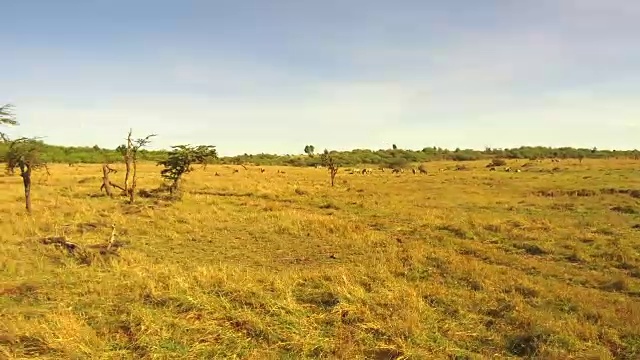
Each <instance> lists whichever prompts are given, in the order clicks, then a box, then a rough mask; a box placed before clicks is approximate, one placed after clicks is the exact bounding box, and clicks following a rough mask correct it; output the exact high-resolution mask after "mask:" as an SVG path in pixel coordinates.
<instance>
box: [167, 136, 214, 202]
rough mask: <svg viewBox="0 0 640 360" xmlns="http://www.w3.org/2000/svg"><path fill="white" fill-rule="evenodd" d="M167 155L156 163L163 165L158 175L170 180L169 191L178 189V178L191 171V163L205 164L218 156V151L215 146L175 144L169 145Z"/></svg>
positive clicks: (172, 191)
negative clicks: (169, 149)
mask: <svg viewBox="0 0 640 360" xmlns="http://www.w3.org/2000/svg"><path fill="white" fill-rule="evenodd" d="M171 149H172V150H171V151H170V152H169V154H168V157H167V159H166V160H164V161H160V162H158V165H162V166H164V169H162V171H161V172H160V175H161V176H162V177H163V178H164V179H165V180H168V181H170V182H171V183H170V185H169V192H170V193H171V194H172V195H173V194H174V192H176V191H179V190H180V180H181V179H182V175H184V174H187V173H189V172H191V171H193V168H192V167H191V165H192V164H202V165H203V166H206V165H207V163H209V162H210V161H212V160H214V159H217V158H218V152H217V151H216V149H215V146H212V145H198V146H196V147H193V146H191V145H175V146H172V147H171Z"/></svg>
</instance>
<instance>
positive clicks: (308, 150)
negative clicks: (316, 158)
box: [304, 145, 316, 157]
mask: <svg viewBox="0 0 640 360" xmlns="http://www.w3.org/2000/svg"><path fill="white" fill-rule="evenodd" d="M315 151H316V148H315V146H313V145H306V146H305V147H304V153H305V154H307V155H309V157H313V153H315Z"/></svg>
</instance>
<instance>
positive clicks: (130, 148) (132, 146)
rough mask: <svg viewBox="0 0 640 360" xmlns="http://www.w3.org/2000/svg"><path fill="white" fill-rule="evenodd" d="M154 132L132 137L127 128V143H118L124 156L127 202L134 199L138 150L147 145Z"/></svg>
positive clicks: (130, 131)
mask: <svg viewBox="0 0 640 360" xmlns="http://www.w3.org/2000/svg"><path fill="white" fill-rule="evenodd" d="M154 136H156V134H151V135H147V136H146V137H144V138H141V139H134V138H133V137H132V129H129V135H128V136H127V139H126V140H127V144H126V145H120V146H118V148H117V149H116V150H118V151H119V152H120V153H121V154H122V157H123V158H124V164H125V167H126V173H125V175H124V189H125V190H124V193H125V195H129V202H131V203H133V202H134V200H135V190H136V186H137V183H136V176H137V170H138V150H140V149H141V148H143V147H145V146H147V145H149V143H151V138H152V137H154ZM129 178H131V186H129Z"/></svg>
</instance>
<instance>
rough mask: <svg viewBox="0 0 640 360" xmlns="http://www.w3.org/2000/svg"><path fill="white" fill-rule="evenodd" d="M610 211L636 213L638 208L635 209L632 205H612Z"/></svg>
mask: <svg viewBox="0 0 640 360" xmlns="http://www.w3.org/2000/svg"><path fill="white" fill-rule="evenodd" d="M611 211H615V212H618V213H621V214H629V215H633V214H637V213H638V210H636V209H635V208H634V207H633V206H628V205H627V206H614V207H612V208H611Z"/></svg>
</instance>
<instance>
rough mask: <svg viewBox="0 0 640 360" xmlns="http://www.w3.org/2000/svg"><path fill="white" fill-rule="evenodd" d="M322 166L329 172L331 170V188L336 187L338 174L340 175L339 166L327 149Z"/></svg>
mask: <svg viewBox="0 0 640 360" xmlns="http://www.w3.org/2000/svg"><path fill="white" fill-rule="evenodd" d="M322 165H323V166H324V167H326V168H327V170H329V175H330V176H331V186H334V185H335V178H336V174H338V165H337V164H336V162H335V160H334V159H333V156H331V154H330V153H329V150H327V149H325V150H324V153H323V154H322Z"/></svg>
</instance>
